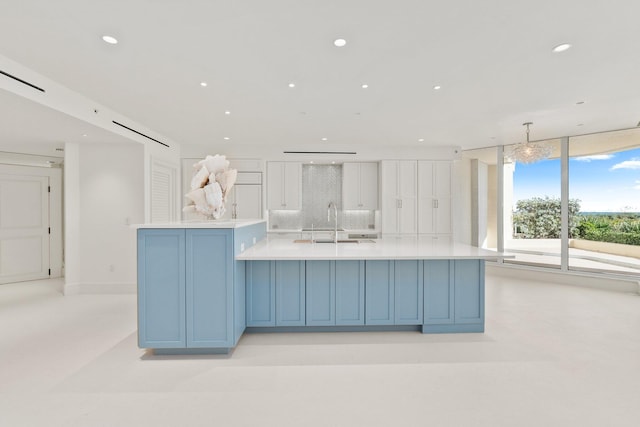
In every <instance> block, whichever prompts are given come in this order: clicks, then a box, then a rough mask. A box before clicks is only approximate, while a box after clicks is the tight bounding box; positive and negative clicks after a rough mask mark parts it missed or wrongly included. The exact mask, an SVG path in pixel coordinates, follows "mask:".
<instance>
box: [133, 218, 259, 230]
mask: <svg viewBox="0 0 640 427" xmlns="http://www.w3.org/2000/svg"><path fill="white" fill-rule="evenodd" d="M261 222H266V221H265V220H264V219H254V220H243V219H232V220H211V221H202V220H187V221H176V222H161V223H152V224H133V225H132V226H131V227H133V228H240V227H246V226H248V225H253V224H259V223H261Z"/></svg>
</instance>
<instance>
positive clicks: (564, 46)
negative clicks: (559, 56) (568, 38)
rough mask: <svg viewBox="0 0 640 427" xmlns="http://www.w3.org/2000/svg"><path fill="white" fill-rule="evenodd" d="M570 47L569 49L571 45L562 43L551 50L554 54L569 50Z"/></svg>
mask: <svg viewBox="0 0 640 427" xmlns="http://www.w3.org/2000/svg"><path fill="white" fill-rule="evenodd" d="M570 47H571V45H570V44H569V43H562V44H559V45H558V46H556V47H554V48H553V49H552V51H553V52H554V53H559V52H564V51H565V50H567V49H569V48H570Z"/></svg>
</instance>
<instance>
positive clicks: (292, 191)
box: [267, 162, 302, 210]
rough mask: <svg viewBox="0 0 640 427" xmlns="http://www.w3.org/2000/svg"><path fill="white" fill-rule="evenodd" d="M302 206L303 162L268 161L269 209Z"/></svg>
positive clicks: (289, 208)
mask: <svg viewBox="0 0 640 427" xmlns="http://www.w3.org/2000/svg"><path fill="white" fill-rule="evenodd" d="M301 208H302V163H299V162H268V163H267V209H269V210H300V209H301Z"/></svg>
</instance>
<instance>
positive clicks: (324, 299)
mask: <svg viewBox="0 0 640 427" xmlns="http://www.w3.org/2000/svg"><path fill="white" fill-rule="evenodd" d="M335 268H336V262H335V261H307V262H306V263H305V275H306V289H305V293H306V307H305V311H306V318H307V322H306V325H307V326H331V325H335V324H336V304H335V302H336V271H335Z"/></svg>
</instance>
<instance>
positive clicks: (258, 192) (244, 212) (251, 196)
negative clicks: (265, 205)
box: [232, 185, 262, 219]
mask: <svg viewBox="0 0 640 427" xmlns="http://www.w3.org/2000/svg"><path fill="white" fill-rule="evenodd" d="M233 188H234V189H235V191H236V196H235V203H236V206H235V209H236V218H237V219H262V186H261V185H236V186H235V187H233ZM232 208H233V206H232Z"/></svg>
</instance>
